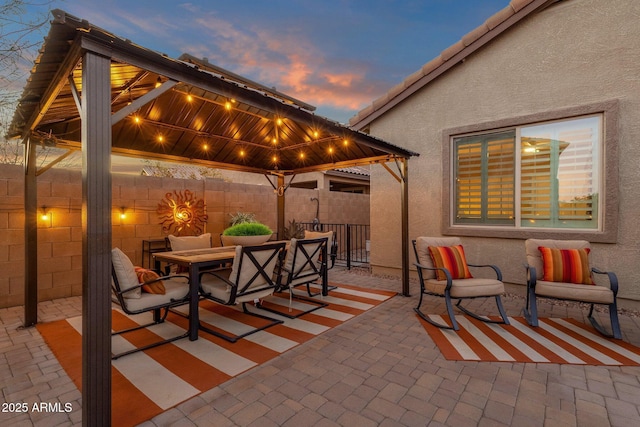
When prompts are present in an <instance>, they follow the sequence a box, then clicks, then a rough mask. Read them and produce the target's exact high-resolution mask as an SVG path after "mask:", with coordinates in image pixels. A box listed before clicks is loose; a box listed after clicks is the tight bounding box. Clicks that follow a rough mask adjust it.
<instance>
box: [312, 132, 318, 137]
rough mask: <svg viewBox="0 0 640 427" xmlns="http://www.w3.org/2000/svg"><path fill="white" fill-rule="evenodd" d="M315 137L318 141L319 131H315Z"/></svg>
mask: <svg viewBox="0 0 640 427" xmlns="http://www.w3.org/2000/svg"><path fill="white" fill-rule="evenodd" d="M313 137H314V138H316V139H317V138H318V131H317V130H315V131H313Z"/></svg>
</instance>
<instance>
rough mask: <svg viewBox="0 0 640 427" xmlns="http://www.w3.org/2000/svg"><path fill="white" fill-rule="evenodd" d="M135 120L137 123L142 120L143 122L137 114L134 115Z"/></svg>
mask: <svg viewBox="0 0 640 427" xmlns="http://www.w3.org/2000/svg"><path fill="white" fill-rule="evenodd" d="M133 121H134V122H135V123H136V124H140V122H141V119H140V116H138V115H137V114H136V115H135V116H133Z"/></svg>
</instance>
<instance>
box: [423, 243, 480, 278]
mask: <svg viewBox="0 0 640 427" xmlns="http://www.w3.org/2000/svg"><path fill="white" fill-rule="evenodd" d="M429 255H431V261H432V262H433V266H434V267H436V268H446V269H447V270H449V273H451V278H452V279H454V280H455V279H471V278H472V277H473V276H472V275H471V272H470V271H469V266H468V265H467V258H466V257H465V255H464V249H463V247H462V245H456V246H429ZM436 279H438V280H447V276H446V275H445V274H444V272H443V271H442V270H437V271H436Z"/></svg>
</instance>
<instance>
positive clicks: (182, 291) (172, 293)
mask: <svg viewBox="0 0 640 427" xmlns="http://www.w3.org/2000/svg"><path fill="white" fill-rule="evenodd" d="M163 282H164V287H165V293H164V295H161V294H149V293H146V292H143V293H142V295H141V297H140V298H139V299H127V300H126V301H125V303H126V304H127V307H126V308H127V310H130V311H133V312H136V311H146V310H147V309H148V308H149V307H155V306H159V305H165V304H169V303H170V302H171V301H172V300H184V302H185V303H186V302H187V299H186V298H187V296H188V295H189V280H188V279H187V278H186V277H172V278H170V279H164V280H163Z"/></svg>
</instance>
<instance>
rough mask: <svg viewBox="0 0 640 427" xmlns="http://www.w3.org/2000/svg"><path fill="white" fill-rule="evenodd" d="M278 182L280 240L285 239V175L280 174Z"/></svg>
mask: <svg viewBox="0 0 640 427" xmlns="http://www.w3.org/2000/svg"><path fill="white" fill-rule="evenodd" d="M277 182H278V184H277V191H276V194H277V197H278V240H282V239H284V201H285V200H284V197H285V192H286V189H285V185H284V175H282V174H278V181H277Z"/></svg>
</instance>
